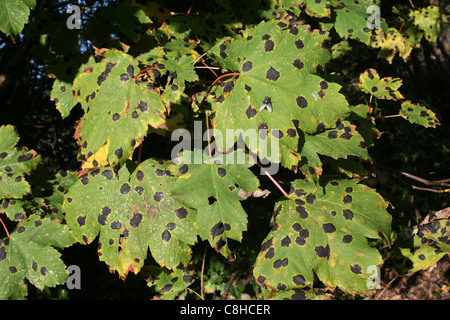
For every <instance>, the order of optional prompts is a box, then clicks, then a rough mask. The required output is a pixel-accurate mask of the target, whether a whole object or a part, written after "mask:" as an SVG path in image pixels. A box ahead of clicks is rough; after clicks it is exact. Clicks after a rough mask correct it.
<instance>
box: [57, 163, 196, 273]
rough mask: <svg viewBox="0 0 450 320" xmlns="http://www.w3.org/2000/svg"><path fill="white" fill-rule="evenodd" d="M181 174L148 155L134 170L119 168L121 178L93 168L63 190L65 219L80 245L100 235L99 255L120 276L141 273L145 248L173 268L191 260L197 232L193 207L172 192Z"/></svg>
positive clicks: (160, 262) (157, 259)
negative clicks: (147, 158) (185, 204)
mask: <svg viewBox="0 0 450 320" xmlns="http://www.w3.org/2000/svg"><path fill="white" fill-rule="evenodd" d="M179 174H180V173H179V172H177V169H176V168H175V167H171V166H170V163H169V162H166V163H163V164H160V163H158V162H156V161H154V160H150V159H149V160H146V161H144V162H142V163H141V164H140V166H138V167H137V168H136V169H135V171H134V172H133V173H132V174H130V173H129V172H128V169H127V167H126V166H124V167H122V169H121V170H120V171H119V173H118V176H119V177H116V175H115V174H114V172H113V171H112V170H111V169H110V168H102V169H94V170H91V171H90V172H89V173H86V174H84V175H82V176H81V177H80V179H79V180H78V181H77V182H76V183H75V184H74V185H73V186H72V187H71V188H70V189H69V191H68V192H67V194H66V195H65V200H64V204H63V209H64V210H65V211H66V220H67V224H68V226H69V227H70V229H71V230H72V232H73V235H74V236H75V238H76V239H77V240H78V241H79V242H80V243H83V244H86V243H90V242H91V241H92V240H93V239H94V238H95V237H96V236H97V235H98V234H100V237H99V250H98V251H99V256H100V260H101V261H104V262H105V263H106V264H107V265H108V266H109V268H110V270H111V271H112V272H114V271H117V272H118V274H119V276H120V277H123V278H124V277H126V276H127V274H128V272H129V271H132V272H134V273H137V272H139V270H140V269H141V268H142V266H143V263H144V259H145V258H146V257H147V251H148V249H149V248H150V252H151V254H152V256H153V257H154V259H155V260H156V261H157V262H158V263H159V264H160V265H161V266H165V267H167V268H169V269H174V268H175V267H176V266H177V265H178V264H179V263H180V262H181V263H187V262H188V261H189V260H190V247H189V246H190V245H192V244H194V242H195V241H196V234H197V232H196V228H195V226H194V224H193V221H195V214H196V212H195V210H194V209H191V208H186V207H185V206H184V205H183V204H182V203H181V202H179V201H178V200H177V199H176V198H174V197H172V195H171V193H170V192H171V190H172V188H173V184H174V183H175V181H176V180H177V177H178V175H179Z"/></svg>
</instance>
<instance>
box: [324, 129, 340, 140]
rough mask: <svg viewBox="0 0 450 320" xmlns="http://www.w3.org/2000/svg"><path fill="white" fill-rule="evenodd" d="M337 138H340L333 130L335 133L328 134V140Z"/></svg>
mask: <svg viewBox="0 0 450 320" xmlns="http://www.w3.org/2000/svg"><path fill="white" fill-rule="evenodd" d="M337 136H338V132H337V131H335V130H333V131H330V132H328V135H327V138H328V139H336V138H337Z"/></svg>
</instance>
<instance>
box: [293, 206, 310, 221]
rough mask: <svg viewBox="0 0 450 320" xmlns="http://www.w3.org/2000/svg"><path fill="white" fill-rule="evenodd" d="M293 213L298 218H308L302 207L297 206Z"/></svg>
mask: <svg viewBox="0 0 450 320" xmlns="http://www.w3.org/2000/svg"><path fill="white" fill-rule="evenodd" d="M295 211H297V213H298V214H299V215H300V218H302V219H306V218H308V212H307V211H306V209H305V207H304V206H297V207H296V208H295Z"/></svg>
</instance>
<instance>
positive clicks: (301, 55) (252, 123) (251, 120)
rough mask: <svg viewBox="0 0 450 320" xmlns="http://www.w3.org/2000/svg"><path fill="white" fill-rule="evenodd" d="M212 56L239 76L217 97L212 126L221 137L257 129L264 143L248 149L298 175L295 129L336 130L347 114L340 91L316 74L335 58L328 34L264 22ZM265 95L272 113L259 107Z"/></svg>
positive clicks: (227, 143) (219, 47)
mask: <svg viewBox="0 0 450 320" xmlns="http://www.w3.org/2000/svg"><path fill="white" fill-rule="evenodd" d="M211 51H212V52H213V53H214V57H215V58H216V59H217V60H218V61H220V63H221V64H222V66H223V67H224V68H227V69H229V70H231V71H233V72H239V77H237V78H236V79H233V80H230V81H226V82H224V83H222V85H221V86H219V87H218V88H217V90H216V92H215V94H216V96H217V98H216V100H215V101H214V102H213V104H212V109H213V111H214V117H213V120H212V123H213V127H214V128H215V129H218V130H220V131H221V132H226V130H227V129H234V130H244V131H246V130H248V129H252V130H258V132H259V135H260V142H261V143H260V144H259V145H258V146H257V147H256V148H255V147H252V146H249V145H247V146H248V147H249V149H250V150H251V151H252V152H254V153H256V154H258V156H259V157H260V158H261V159H263V158H267V159H268V160H269V161H274V162H277V163H278V162H280V161H281V163H282V165H283V166H285V167H287V168H289V169H294V170H295V169H296V167H297V162H298V160H299V155H298V153H297V145H298V133H297V128H298V129H300V130H302V131H304V132H307V133H315V132H316V131H317V129H318V128H330V127H334V126H335V125H336V122H337V121H338V120H340V119H342V120H343V118H344V117H345V116H346V115H348V113H349V111H348V104H347V102H346V100H345V98H344V97H343V96H342V95H341V94H339V93H338V91H339V90H340V86H339V85H337V84H335V83H331V82H328V81H325V80H324V79H322V78H321V77H320V76H318V75H316V74H315V73H320V72H321V71H323V66H324V65H325V64H326V63H327V62H328V61H329V59H330V57H331V54H330V52H329V40H328V37H327V33H326V32H324V31H319V30H312V28H311V27H310V26H298V27H297V26H289V25H288V24H287V23H285V22H283V21H270V22H262V23H260V24H259V25H258V26H256V27H255V28H252V29H248V30H246V32H245V33H244V35H243V36H242V37H238V38H235V39H233V40H225V41H224V42H221V43H219V44H218V45H216V46H215V47H214V48H213V49H212V50H211ZM266 96H267V97H268V98H270V101H271V106H272V108H271V109H272V112H270V111H269V110H266V109H263V110H261V108H260V106H261V104H262V103H263V101H264V100H265V97H266ZM272 139H276V140H277V142H278V143H279V146H280V148H279V149H278V150H277V149H275V150H272ZM234 142H235V141H229V140H226V141H225V142H224V144H223V145H222V146H220V148H222V149H226V150H228V149H229V148H230V147H231V146H232V145H233V144H234ZM263 142H264V143H263ZM265 142H267V143H266V144H265ZM264 145H266V146H267V147H266V149H267V150H265V147H264ZM274 145H275V144H274ZM277 158H278V159H277Z"/></svg>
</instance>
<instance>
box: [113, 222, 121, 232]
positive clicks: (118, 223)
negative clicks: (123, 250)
mask: <svg viewBox="0 0 450 320" xmlns="http://www.w3.org/2000/svg"><path fill="white" fill-rule="evenodd" d="M121 227H122V224H121V223H120V222H119V221H117V220H114V221H113V222H111V229H114V230H119V229H120V228H121Z"/></svg>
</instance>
